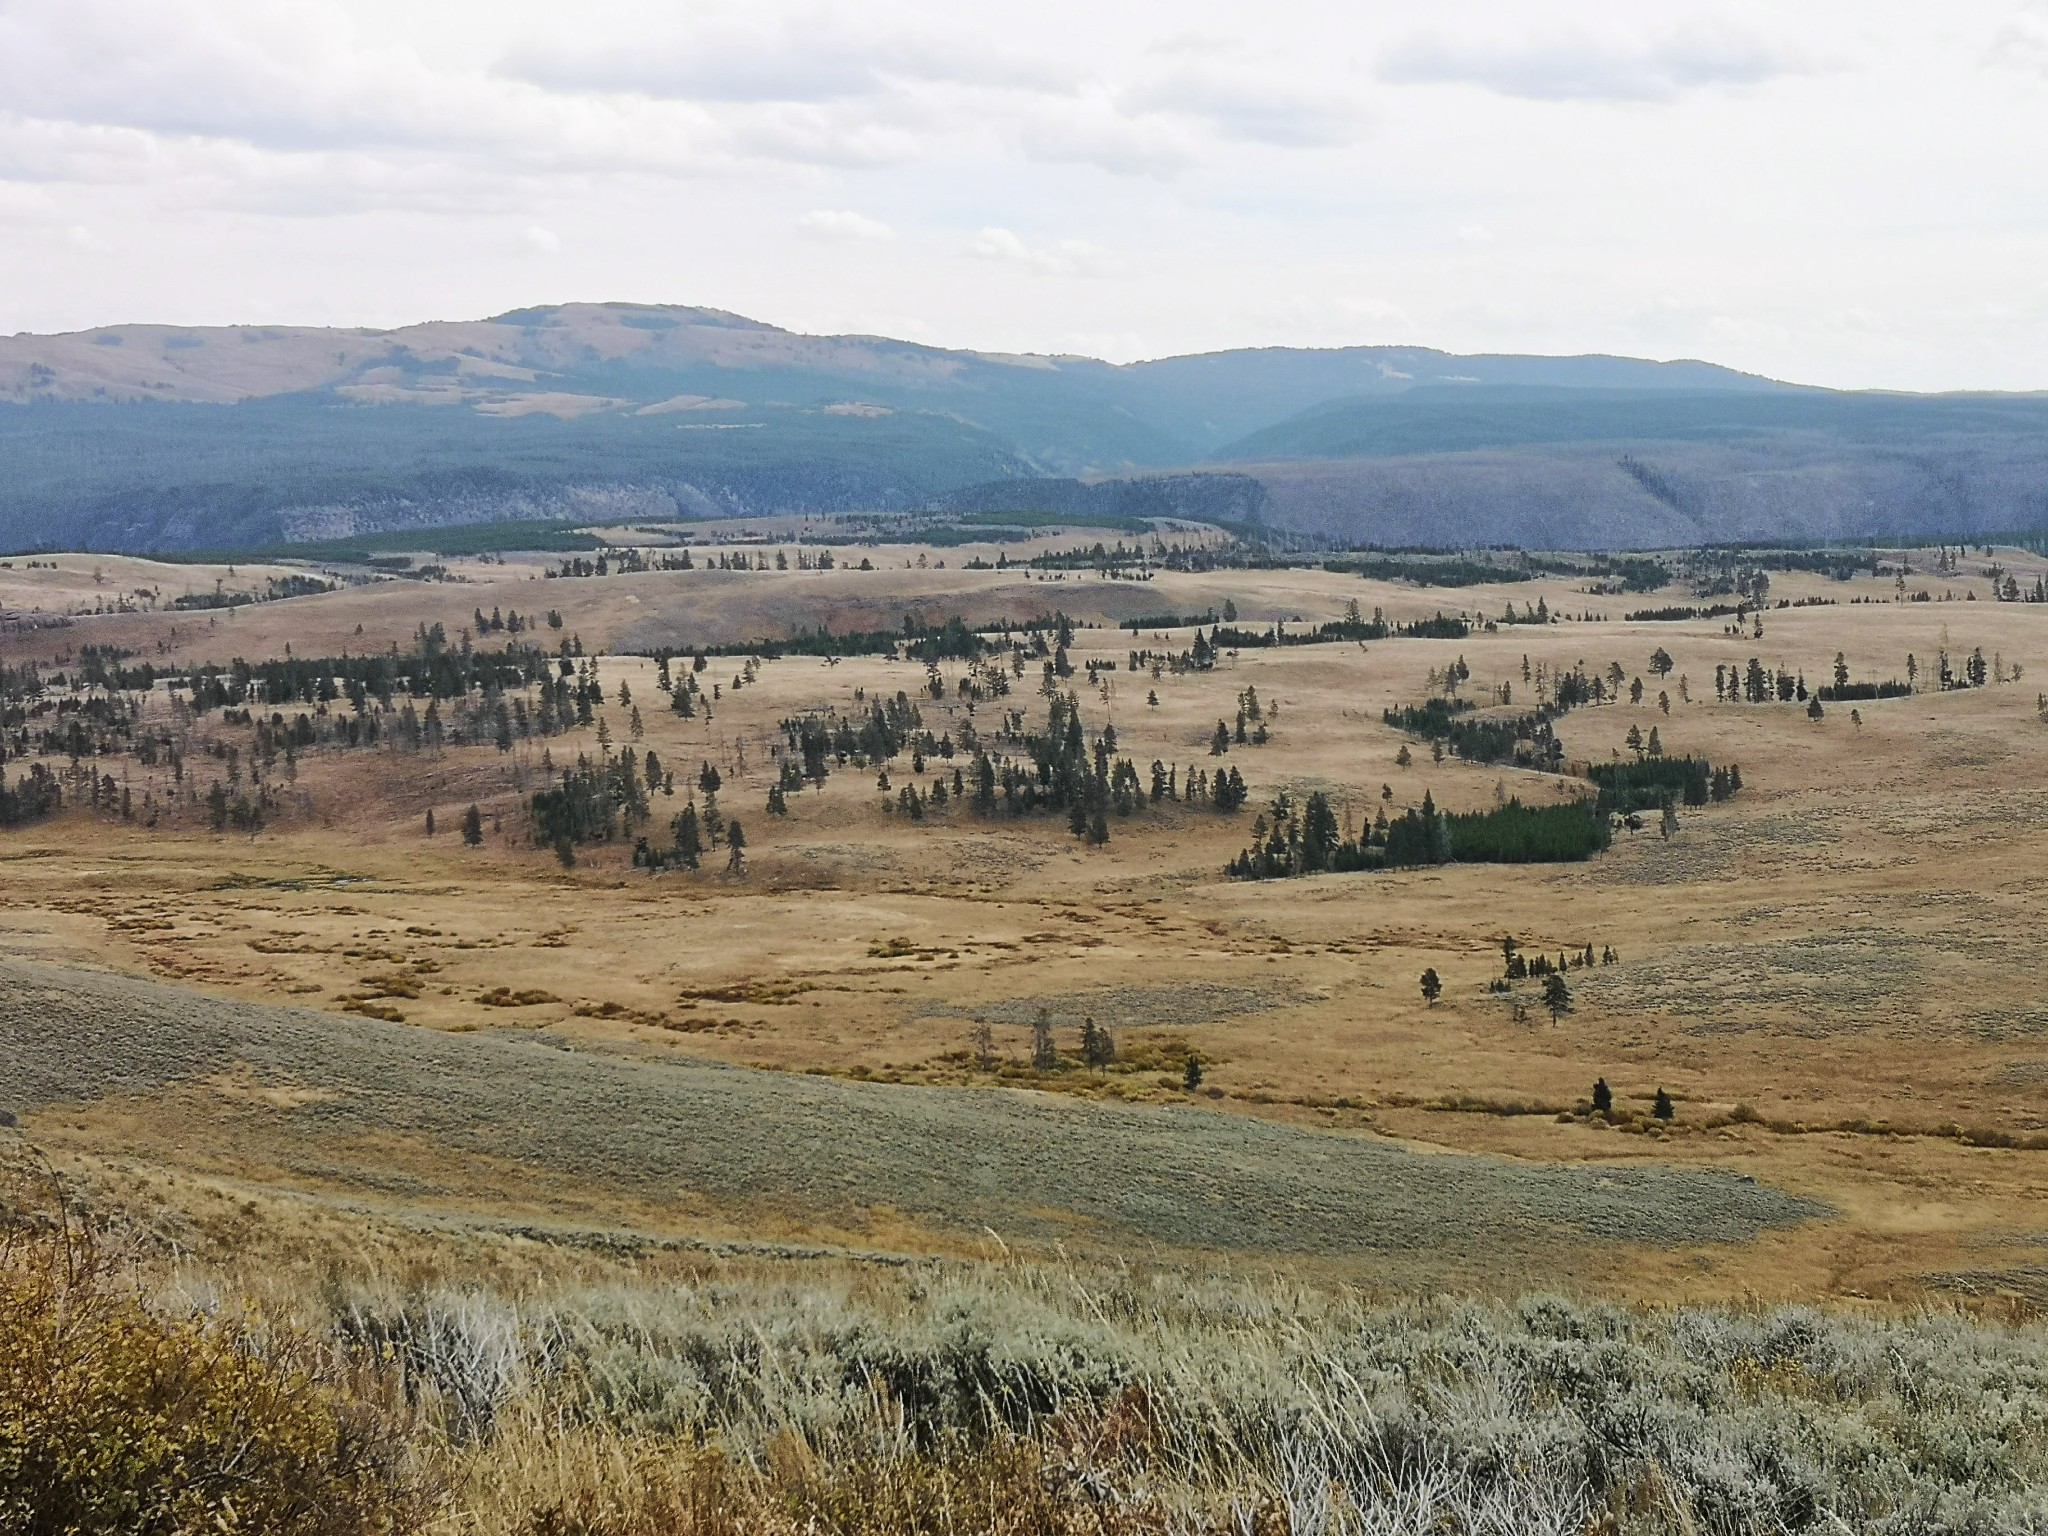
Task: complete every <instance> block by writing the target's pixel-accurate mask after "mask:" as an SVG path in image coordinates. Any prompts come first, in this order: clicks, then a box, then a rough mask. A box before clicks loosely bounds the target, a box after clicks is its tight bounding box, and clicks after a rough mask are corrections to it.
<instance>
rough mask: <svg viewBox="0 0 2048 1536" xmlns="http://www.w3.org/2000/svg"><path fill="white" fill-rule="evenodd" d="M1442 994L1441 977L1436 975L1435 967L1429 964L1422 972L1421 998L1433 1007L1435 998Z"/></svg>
mask: <svg viewBox="0 0 2048 1536" xmlns="http://www.w3.org/2000/svg"><path fill="white" fill-rule="evenodd" d="M1443 995H1444V983H1443V978H1442V977H1440V976H1438V975H1437V973H1436V967H1435V966H1431V967H1430V968H1429V969H1428V970H1426V971H1424V972H1423V973H1422V1000H1423V1001H1424V1002H1426V1003H1428V1004H1429V1006H1430V1007H1432V1008H1434V1007H1435V1006H1436V1000H1437V999H1438V998H1440V997H1442V996H1443Z"/></svg>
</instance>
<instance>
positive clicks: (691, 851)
mask: <svg viewBox="0 0 2048 1536" xmlns="http://www.w3.org/2000/svg"><path fill="white" fill-rule="evenodd" d="M671 829H672V831H673V832H674V835H675V840H676V842H675V846H676V859H677V861H678V862H679V863H680V864H681V865H682V866H683V868H685V869H695V868H696V867H697V861H698V860H699V859H701V858H702V857H703V856H704V832H703V829H702V828H701V827H700V826H699V824H698V821H697V807H696V806H694V805H686V806H684V807H683V813H682V815H680V816H678V817H676V819H675V821H674V822H673V823H671Z"/></svg>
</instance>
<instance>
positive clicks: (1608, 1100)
mask: <svg viewBox="0 0 2048 1536" xmlns="http://www.w3.org/2000/svg"><path fill="white" fill-rule="evenodd" d="M1613 1108H1614V1090H1613V1089H1612V1088H1610V1087H1608V1086H1607V1079H1606V1078H1604V1077H1603V1078H1600V1079H1599V1080H1598V1081H1596V1082H1595V1083H1594V1084H1593V1113H1594V1114H1596V1115H1604V1114H1607V1113H1609V1112H1610V1111H1612V1110H1613Z"/></svg>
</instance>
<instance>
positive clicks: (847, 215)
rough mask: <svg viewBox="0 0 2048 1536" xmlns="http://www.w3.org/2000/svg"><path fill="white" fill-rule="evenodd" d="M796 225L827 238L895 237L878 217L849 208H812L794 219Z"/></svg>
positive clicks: (809, 233) (876, 239) (866, 238)
mask: <svg viewBox="0 0 2048 1536" xmlns="http://www.w3.org/2000/svg"><path fill="white" fill-rule="evenodd" d="M796 227H797V228H798V229H801V230H802V231H803V232H804V233H805V234H807V235H820V236H823V237H824V238H825V239H827V240H867V241H882V240H894V239H895V238H896V231H895V230H893V229H891V228H890V227H889V226H888V225H886V224H884V223H883V222H882V221H881V220H880V219H871V218H869V217H868V216H867V215H866V214H864V213H855V212H854V211H853V210H852V209H850V208H814V209H812V210H811V211H810V212H809V213H807V214H805V215H804V216H803V217H802V218H800V219H798V220H797V221H796Z"/></svg>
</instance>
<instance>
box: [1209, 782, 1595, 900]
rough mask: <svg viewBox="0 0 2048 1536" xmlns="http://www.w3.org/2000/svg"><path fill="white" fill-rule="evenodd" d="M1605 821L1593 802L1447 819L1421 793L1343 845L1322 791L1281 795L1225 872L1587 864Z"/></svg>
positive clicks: (1511, 806)
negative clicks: (1299, 798)
mask: <svg viewBox="0 0 2048 1536" xmlns="http://www.w3.org/2000/svg"><path fill="white" fill-rule="evenodd" d="M1611 838H1612V831H1611V829H1610V827H1609V824H1608V819H1607V816H1606V815H1605V814H1604V813H1603V812H1602V811H1600V810H1599V808H1598V807H1597V806H1595V805H1594V804H1593V803H1592V802H1590V801H1586V800H1574V801H1571V802H1569V803H1567V804H1563V805H1544V806H1525V805H1523V804H1522V802H1521V801H1520V800H1516V799H1509V800H1507V801H1505V802H1503V803H1502V804H1500V805H1497V806H1495V807H1494V808H1493V809H1492V810H1489V811H1469V812H1455V811H1453V812H1446V811H1440V810H1439V809H1438V808H1437V805H1436V800H1435V798H1434V796H1432V795H1431V794H1429V793H1428V792H1427V791H1425V792H1424V794H1423V797H1422V805H1421V806H1420V808H1414V807H1411V808H1409V809H1407V810H1404V811H1403V812H1402V813H1401V814H1400V815H1399V816H1398V817H1395V818H1392V819H1389V818H1388V816H1387V813H1386V810H1385V808H1384V807H1382V808H1381V810H1380V812H1379V814H1378V816H1377V817H1375V819H1374V821H1373V823H1372V825H1371V826H1369V827H1367V828H1366V829H1365V830H1364V831H1362V832H1361V833H1360V834H1359V836H1358V837H1357V838H1356V839H1354V840H1350V841H1347V840H1345V839H1344V837H1343V836H1342V834H1341V832H1340V831H1339V829H1338V826H1337V817H1336V813H1335V812H1334V811H1333V810H1332V809H1331V806H1330V801H1329V797H1328V796H1327V795H1325V794H1323V793H1322V792H1321V791H1320V790H1318V791H1315V792H1313V793H1311V794H1310V795H1309V796H1308V798H1307V799H1306V800H1304V801H1303V802H1301V803H1300V804H1299V805H1297V804H1296V803H1295V801H1294V798H1293V797H1292V796H1291V795H1289V794H1288V793H1286V792H1285V791H1282V792H1281V793H1280V794H1279V795H1278V796H1276V797H1275V798H1274V801H1273V805H1272V808H1271V811H1270V814H1262V815H1261V816H1260V817H1259V818H1258V819H1257V820H1256V821H1254V822H1253V824H1252V843H1251V846H1250V847H1248V848H1246V849H1244V850H1243V851H1242V852H1240V853H1239V854H1238V856H1237V857H1236V858H1235V859H1233V860H1231V862H1230V863H1229V864H1228V865H1226V866H1225V873H1226V874H1228V875H1230V876H1231V877H1232V878H1234V879H1239V880H1281V879H1287V878H1290V877H1293V876H1297V875H1314V874H1321V873H1324V872H1331V873H1338V874H1342V873H1348V872H1351V871H1354V870H1370V869H1403V868H1411V867H1414V866H1417V865H1428V864H1449V863H1454V862H1455V863H1466V864H1548V863H1567V862H1575V861H1578V860H1581V859H1586V858H1590V857H1591V856H1592V855H1593V854H1595V853H1598V852H1599V851H1600V850H1602V849H1604V848H1606V847H1607V845H1608V843H1609V841H1610V840H1611Z"/></svg>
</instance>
